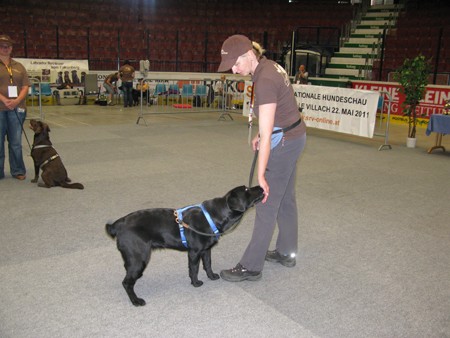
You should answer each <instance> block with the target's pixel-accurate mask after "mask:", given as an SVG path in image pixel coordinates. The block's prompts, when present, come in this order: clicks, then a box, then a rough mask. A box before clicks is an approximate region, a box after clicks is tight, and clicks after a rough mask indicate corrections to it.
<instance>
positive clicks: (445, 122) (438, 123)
mask: <svg viewBox="0 0 450 338" xmlns="http://www.w3.org/2000/svg"><path fill="white" fill-rule="evenodd" d="M425 133H426V134H427V136H429V135H430V134H431V133H436V144H435V145H434V146H432V147H431V148H430V149H428V153H431V152H432V151H433V150H435V149H442V150H443V151H445V148H444V146H442V135H445V134H450V115H440V114H433V115H431V116H430V120H429V121H428V126H427V130H426V132H425Z"/></svg>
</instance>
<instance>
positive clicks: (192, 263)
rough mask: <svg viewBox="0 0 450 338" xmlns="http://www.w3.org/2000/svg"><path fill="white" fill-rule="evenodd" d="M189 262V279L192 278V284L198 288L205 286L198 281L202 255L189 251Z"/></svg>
mask: <svg viewBox="0 0 450 338" xmlns="http://www.w3.org/2000/svg"><path fill="white" fill-rule="evenodd" d="M188 260H189V277H190V278H191V284H192V285H193V286H195V287H196V288H198V287H199V286H202V285H203V282H202V281H201V280H198V268H199V266H200V253H199V252H196V251H193V250H189V251H188Z"/></svg>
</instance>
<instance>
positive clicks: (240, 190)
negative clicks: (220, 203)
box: [226, 186, 247, 212]
mask: <svg viewBox="0 0 450 338" xmlns="http://www.w3.org/2000/svg"><path fill="white" fill-rule="evenodd" d="M226 201H227V204H228V207H229V208H230V209H231V210H235V211H240V212H244V211H245V210H247V204H246V201H245V186H241V187H237V188H234V189H233V190H231V191H230V192H228V194H227V195H226Z"/></svg>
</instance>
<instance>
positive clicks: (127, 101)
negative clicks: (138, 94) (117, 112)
mask: <svg viewBox="0 0 450 338" xmlns="http://www.w3.org/2000/svg"><path fill="white" fill-rule="evenodd" d="M122 87H123V105H124V107H127V106H128V107H133V82H122Z"/></svg>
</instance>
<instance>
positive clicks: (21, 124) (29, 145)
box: [14, 109, 32, 152]
mask: <svg viewBox="0 0 450 338" xmlns="http://www.w3.org/2000/svg"><path fill="white" fill-rule="evenodd" d="M14 113H16V117H17V120H18V121H19V123H20V126H21V127H22V133H23V134H24V135H25V139H26V140H27V143H28V147H30V152H31V150H32V149H31V144H30V141H29V140H28V136H27V133H25V129H24V128H23V123H25V120H24V121H23V123H22V122H21V121H20V118H19V115H18V114H17V110H16V109H14Z"/></svg>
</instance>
